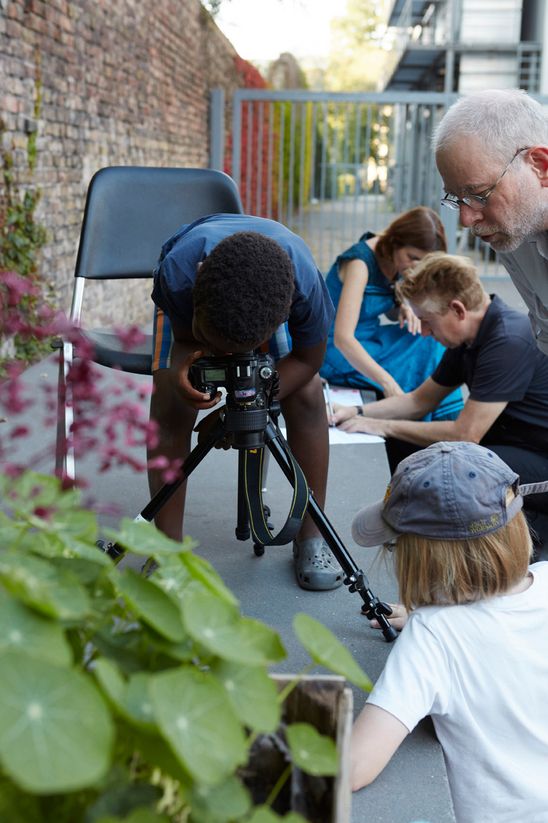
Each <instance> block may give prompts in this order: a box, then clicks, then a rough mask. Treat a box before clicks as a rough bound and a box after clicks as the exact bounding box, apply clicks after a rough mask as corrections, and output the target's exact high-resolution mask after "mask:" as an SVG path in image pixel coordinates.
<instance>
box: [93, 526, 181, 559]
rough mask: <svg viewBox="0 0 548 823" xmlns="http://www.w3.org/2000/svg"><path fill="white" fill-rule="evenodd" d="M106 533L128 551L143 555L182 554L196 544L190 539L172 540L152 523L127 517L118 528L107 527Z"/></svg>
mask: <svg viewBox="0 0 548 823" xmlns="http://www.w3.org/2000/svg"><path fill="white" fill-rule="evenodd" d="M105 534H107V536H108V537H110V538H111V539H112V540H113V541H115V542H116V543H118V544H119V545H120V546H123V547H124V548H125V549H127V550H128V551H130V552H132V553H133V554H138V555H141V556H142V557H149V556H151V555H154V556H155V557H156V556H160V555H170V554H180V553H181V552H185V551H188V550H189V549H190V548H192V546H194V545H195V544H194V543H193V541H191V540H188V539H186V540H185V541H184V542H183V543H179V542H178V541H177V540H171V539H170V538H169V537H166V535H165V534H162V532H160V531H158V529H157V528H156V526H154V525H153V524H152V523H147V522H146V521H143V520H140V521H137V520H130V519H129V518H127V517H124V518H123V519H122V521H121V522H120V526H119V528H118V529H116V530H114V529H107V530H106V531H105Z"/></svg>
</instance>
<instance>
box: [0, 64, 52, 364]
mask: <svg viewBox="0 0 548 823" xmlns="http://www.w3.org/2000/svg"><path fill="white" fill-rule="evenodd" d="M35 88H36V91H35V99H34V110H33V120H31V121H29V128H28V129H27V135H26V147H25V149H26V150H25V152H24V154H23V153H21V152H16V151H15V149H14V148H13V147H7V146H6V145H5V143H6V134H5V132H6V129H5V124H4V123H3V122H2V121H1V120H0V146H1V150H0V182H1V191H0V273H4V274H9V275H11V278H10V277H4V278H1V280H2V281H3V284H4V285H3V286H0V309H4V310H6V309H7V308H9V301H10V300H13V290H12V291H10V290H8V289H7V287H6V285H5V284H6V283H8V282H11V283H12V284H13V283H14V282H15V280H20V278H24V280H25V281H26V283H27V287H26V288H21V289H19V291H18V293H19V298H18V309H19V313H18V316H19V320H18V323H17V324H4V325H3V326H2V328H0V370H2V368H3V366H4V365H5V363H6V361H8V360H13V359H15V360H17V361H20V362H22V363H23V364H28V363H32V362H34V361H35V360H37V359H39V358H40V357H42V356H43V355H44V354H45V353H46V352H47V351H49V346H48V344H47V342H46V341H44V340H40V339H38V338H35V337H33V336H29V335H28V334H27V333H26V331H27V328H28V327H31V326H33V325H37V320H38V319H39V318H40V317H41V316H42V315H43V313H44V309H45V308H48V307H49V302H50V300H49V295H48V294H46V291H47V290H46V289H45V288H44V286H43V284H42V283H41V278H40V273H39V253H40V249H41V248H42V246H43V245H44V244H45V242H46V237H47V235H46V230H45V228H44V226H43V225H41V224H40V222H39V221H37V219H36V209H37V207H38V203H39V201H40V190H39V189H38V188H37V187H36V186H35V185H34V184H33V177H34V171H35V168H36V160H37V133H38V132H37V127H36V123H37V122H38V118H39V114H40V105H41V84H40V81H39V78H38V79H37V81H36V86H35ZM22 155H23V156H24V158H25V160H24V161H23V164H22V165H20V161H19V158H20V157H21V156H22ZM21 179H24V180H25V185H24V187H23V188H22V187H21V185H20V183H19V181H20V180H21Z"/></svg>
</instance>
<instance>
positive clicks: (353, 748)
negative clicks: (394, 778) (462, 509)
mask: <svg viewBox="0 0 548 823" xmlns="http://www.w3.org/2000/svg"><path fill="white" fill-rule="evenodd" d="M408 734H409V730H408V729H407V727H406V726H404V724H403V723H402V722H401V721H400V720H398V719H397V718H396V717H394V715H392V714H390V712H387V711H385V710H384V709H381V708H380V706H374V705H373V704H372V703H366V704H365V706H364V707H363V709H362V711H361V713H360V715H359V716H358V718H357V719H356V722H355V723H354V727H353V729H352V738H351V741H350V783H351V786H352V791H354V792H355V791H357V790H358V789H361V788H362V787H363V786H368V785H369V784H370V783H372V782H373V780H374V779H375V778H376V777H377V776H378V775H379V774H380V773H381V772H382V770H383V769H384V767H385V766H386V764H387V763H388V761H389V760H390V758H391V757H392V755H393V754H394V753H395V752H396V750H397V748H398V746H399V745H400V744H401V743H402V742H403V741H404V740H405V738H406V737H407V735H408Z"/></svg>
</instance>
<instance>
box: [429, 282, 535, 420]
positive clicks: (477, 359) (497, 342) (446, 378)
mask: <svg viewBox="0 0 548 823" xmlns="http://www.w3.org/2000/svg"><path fill="white" fill-rule="evenodd" d="M432 379H433V380H435V381H436V383H439V384H440V385H442V386H460V385H462V384H463V383H464V384H466V385H467V386H468V389H469V390H470V399H471V400H478V401H481V402H483V403H503V402H506V403H508V405H507V406H506V409H505V410H504V414H505V415H506V416H507V417H512V418H514V419H516V420H520V421H521V422H522V423H527V424H531V425H534V426H539V427H541V428H548V357H547V356H546V355H545V354H543V353H542V352H541V351H540V350H539V349H538V348H537V345H536V342H535V339H534V338H533V332H532V331H531V324H530V322H529V318H528V317H527V315H525V314H522V313H521V312H519V311H516V310H515V309H511V308H510V307H509V306H507V305H506V303H504V302H503V301H502V300H501V299H500V298H499V297H497V296H496V295H492V300H491V303H490V304H489V307H488V309H487V311H486V313H485V316H484V318H483V320H482V321H481V324H480V327H479V330H478V333H477V335H476V337H475V339H474V341H473V343H471V344H470V345H466V344H465V343H463V344H462V345H460V346H457V348H454V349H447V351H446V352H445V354H444V355H443V357H442V359H441V361H440V364H439V366H438V367H437V369H436V371H435V372H434V374H433V375H432Z"/></svg>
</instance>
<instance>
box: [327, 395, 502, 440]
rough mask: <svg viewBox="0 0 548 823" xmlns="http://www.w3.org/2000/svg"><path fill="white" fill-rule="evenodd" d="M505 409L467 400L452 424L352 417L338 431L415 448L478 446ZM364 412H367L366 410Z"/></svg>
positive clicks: (495, 405)
mask: <svg viewBox="0 0 548 823" xmlns="http://www.w3.org/2000/svg"><path fill="white" fill-rule="evenodd" d="M389 399H390V400H392V399H394V400H399V399H400V398H389ZM381 402H384V401H381ZM507 405H508V404H507V403H503V402H500V403H482V402H481V401H479V400H470V399H468V400H467V401H466V403H465V404H464V408H463V410H462V411H461V413H460V414H459V416H458V417H457V419H456V420H435V421H432V422H429V423H424V422H421V421H417V420H381V419H373V418H369V417H358V416H356V417H352V418H351V419H350V420H346V421H345V422H344V423H341V426H340V428H341V429H344V431H348V432H356V431H360V432H367V433H368V434H378V435H381V436H383V437H394V438H397V439H398V440H405V441H406V442H407V443H414V444H415V445H416V446H430V445H431V443H438V442H439V441H440V440H464V441H469V442H472V443H479V442H480V440H481V439H482V438H483V437H484V435H485V434H486V433H487V431H488V430H489V429H490V428H491V426H492V425H493V423H494V422H495V420H496V419H497V417H499V415H500V414H502V412H503V411H504V409H505V408H506V406H507ZM365 408H366V409H369V406H366V407H365Z"/></svg>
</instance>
